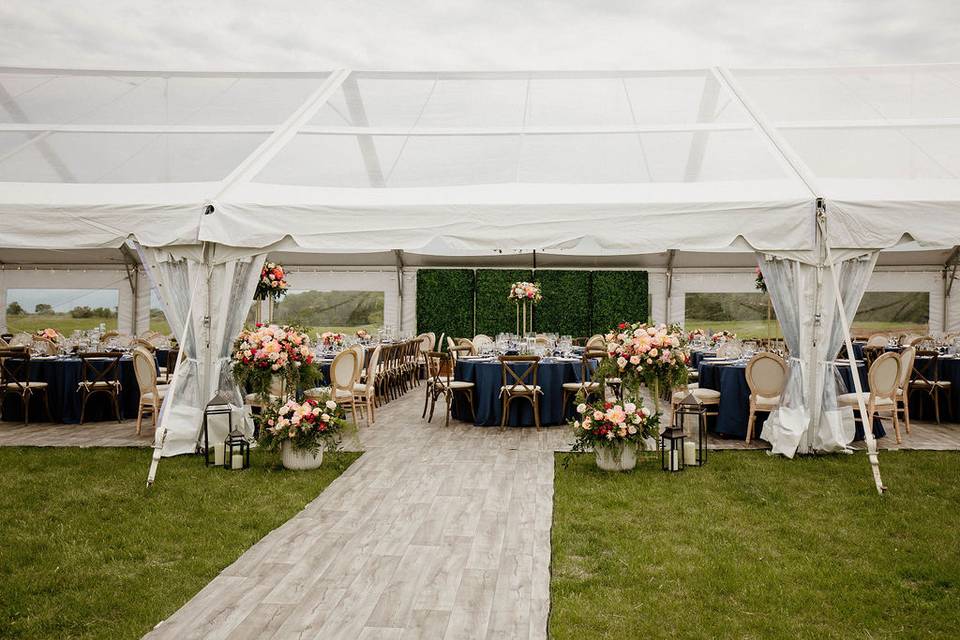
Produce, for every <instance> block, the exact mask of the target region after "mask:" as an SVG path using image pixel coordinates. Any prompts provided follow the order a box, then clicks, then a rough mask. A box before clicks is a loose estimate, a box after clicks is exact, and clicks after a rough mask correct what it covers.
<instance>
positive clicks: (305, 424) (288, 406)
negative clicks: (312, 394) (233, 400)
mask: <svg viewBox="0 0 960 640" xmlns="http://www.w3.org/2000/svg"><path fill="white" fill-rule="evenodd" d="M258 421H259V424H260V438H259V442H260V445H261V446H263V447H264V448H265V449H268V450H271V451H275V450H277V449H279V448H280V445H281V444H282V443H283V442H284V441H289V442H290V444H291V445H292V446H293V448H294V449H295V450H298V451H304V450H306V451H310V452H311V453H316V451H317V450H318V449H319V448H320V444H321V443H326V444H327V446H328V448H332V449H336V448H337V445H339V443H340V437H341V435H342V433H343V431H344V430H345V429H347V428H348V427H350V426H351V425H350V423H348V422H347V419H346V412H345V411H344V410H343V408H342V407H340V405H338V404H337V403H336V402H335V401H334V400H331V399H330V398H329V397H326V396H325V397H322V398H320V399H319V400H317V399H313V398H308V399H306V400H304V401H303V402H297V401H296V400H292V399H291V400H287V401H286V402H282V403H280V404H277V405H273V406H270V407H268V408H266V409H265V410H264V411H263V412H262V413H261V414H260V415H259V416H258Z"/></svg>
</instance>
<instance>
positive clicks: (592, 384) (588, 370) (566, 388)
mask: <svg viewBox="0 0 960 640" xmlns="http://www.w3.org/2000/svg"><path fill="white" fill-rule="evenodd" d="M606 355H607V352H606V351H601V350H599V349H586V350H584V352H583V355H582V356H581V357H580V382H564V383H563V398H562V400H561V402H560V415H561V416H565V415H566V413H567V403H568V402H569V401H570V397H571V396H573V397H574V398H576V397H577V396H578V395H580V394H583V397H584V399H588V398H590V396H599V397H600V399H601V400H603V386H602V385H601V384H600V381H599V380H594V379H593V377H594V376H593V369H594V367H593V360H594V358H603V357H605V356H606Z"/></svg>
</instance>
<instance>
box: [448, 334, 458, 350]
mask: <svg viewBox="0 0 960 640" xmlns="http://www.w3.org/2000/svg"><path fill="white" fill-rule="evenodd" d="M456 346H458V345H457V341H456V340H454V339H453V338H451V337H450V336H447V351H449V350H450V349H453V348H454V347H456Z"/></svg>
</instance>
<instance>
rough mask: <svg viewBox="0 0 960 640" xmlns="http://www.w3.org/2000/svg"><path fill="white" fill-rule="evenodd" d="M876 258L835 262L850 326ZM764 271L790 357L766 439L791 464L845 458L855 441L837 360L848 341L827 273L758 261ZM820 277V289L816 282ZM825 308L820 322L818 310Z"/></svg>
mask: <svg viewBox="0 0 960 640" xmlns="http://www.w3.org/2000/svg"><path fill="white" fill-rule="evenodd" d="M877 255H878V253H877V252H873V253H872V254H869V255H862V256H857V257H855V258H852V259H848V260H844V261H838V262H837V263H836V264H835V265H834V268H835V269H837V275H838V277H839V278H840V295H841V297H842V299H843V307H844V311H845V313H846V315H847V318H848V319H849V320H850V321H852V320H853V315H854V314H855V313H856V310H857V307H858V306H859V305H860V300H861V299H862V298H863V294H864V292H865V291H866V289H867V284H868V283H869V281H870V275H871V274H872V272H873V267H874V265H875V264H876V260H877ZM758 262H759V266H760V270H761V272H762V273H763V278H764V282H766V285H767V291H768V292H769V294H770V299H771V302H772V304H773V308H774V310H775V311H776V314H777V318H778V320H779V321H780V327H781V330H782V331H783V337H784V341H785V342H786V345H787V348H788V349H789V351H790V358H789V360H788V363H787V364H788V374H787V383H786V387H785V388H784V392H783V395H782V396H781V401H780V407H779V408H778V409H777V410H776V411H773V412H771V413H770V416H769V418H767V421H766V423H764V426H763V432H762V434H761V436H760V437H761V438H762V439H764V440H766V441H767V442H769V443H770V445H771V453H773V454H782V455H784V456H787V457H788V458H792V457H793V456H794V455H796V454H797V453H820V452H830V451H842V450H845V449H847V448H849V445H850V443H851V442H853V438H854V433H855V428H854V422H853V410H852V409H850V408H849V407H840V406H839V404H838V402H837V397H838V395H839V393H841V392H843V391H844V390H845V389H844V388H843V382H842V379H841V378H840V374H839V370H838V368H837V367H838V365H841V366H849V364H848V363H846V361H844V362H839V363H838V362H837V360H836V357H837V353H838V352H839V350H840V347H841V345H842V344H843V342H844V337H845V336H844V334H843V325H842V324H841V322H840V316H839V309H838V306H837V300H836V296H835V295H834V293H833V289H832V286H831V283H829V282H828V281H826V278H830V277H831V274H830V273H829V267H824V268H823V269H822V270H821V269H819V268H818V267H817V266H816V265H814V264H810V263H808V262H804V261H800V260H795V259H785V258H776V257H770V256H759V259H758ZM821 277H822V278H823V279H824V280H823V281H822V282H821V286H820V287H819V290H818V286H817V281H818V278H821ZM818 307H819V309H820V317H819V321H818V318H817V309H818ZM849 391H851V392H852V391H853V389H850V390H849Z"/></svg>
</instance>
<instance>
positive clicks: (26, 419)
mask: <svg viewBox="0 0 960 640" xmlns="http://www.w3.org/2000/svg"><path fill="white" fill-rule="evenodd" d="M20 401H21V402H22V403H23V424H24V425H28V424H30V394H29V393H28V394H24V395H22V396H20Z"/></svg>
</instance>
